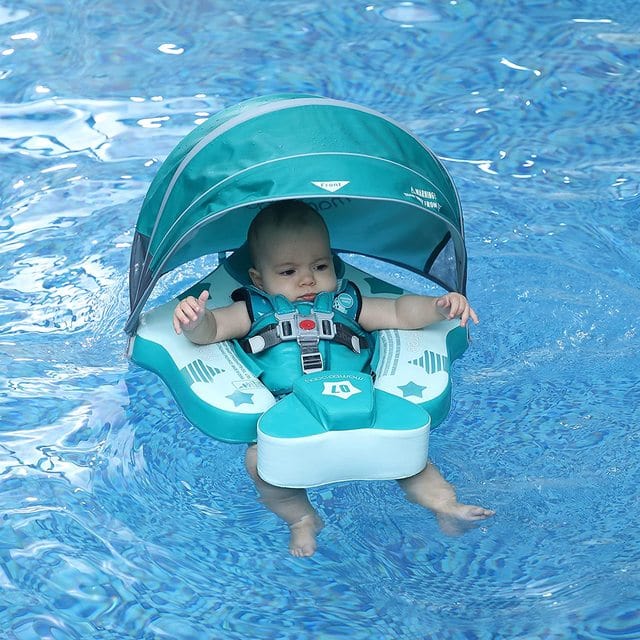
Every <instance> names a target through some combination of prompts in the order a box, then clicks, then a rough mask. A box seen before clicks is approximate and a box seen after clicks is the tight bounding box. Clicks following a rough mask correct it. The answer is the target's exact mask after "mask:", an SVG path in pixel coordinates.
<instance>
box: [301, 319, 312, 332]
mask: <svg viewBox="0 0 640 640" xmlns="http://www.w3.org/2000/svg"><path fill="white" fill-rule="evenodd" d="M298 326H299V327H300V328H301V329H302V330H304V331H311V329H315V328H316V323H315V322H314V321H313V320H301V321H300V324H299V325H298Z"/></svg>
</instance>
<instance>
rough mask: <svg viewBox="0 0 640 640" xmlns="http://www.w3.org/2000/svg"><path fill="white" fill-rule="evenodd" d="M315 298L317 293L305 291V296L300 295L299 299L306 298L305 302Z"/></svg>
mask: <svg viewBox="0 0 640 640" xmlns="http://www.w3.org/2000/svg"><path fill="white" fill-rule="evenodd" d="M315 299H316V294H315V293H305V294H304V295H303V296H298V300H304V301H305V302H313V301H314V300H315Z"/></svg>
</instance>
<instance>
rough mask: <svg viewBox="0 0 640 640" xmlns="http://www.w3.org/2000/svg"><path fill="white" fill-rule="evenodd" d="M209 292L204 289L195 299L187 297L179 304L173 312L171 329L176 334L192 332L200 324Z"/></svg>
mask: <svg viewBox="0 0 640 640" xmlns="http://www.w3.org/2000/svg"><path fill="white" fill-rule="evenodd" d="M208 299H209V292H208V291H207V290H206V289H205V290H204V291H203V292H202V293H201V294H200V295H199V296H198V297H197V298H194V297H193V296H189V297H188V298H185V299H184V300H180V303H179V304H178V306H177V307H176V310H175V311H174V312H173V328H174V329H175V331H176V333H178V334H179V333H182V332H183V331H193V330H194V329H195V328H196V327H198V326H199V325H200V323H201V322H202V318H204V312H205V311H206V302H207V300H208Z"/></svg>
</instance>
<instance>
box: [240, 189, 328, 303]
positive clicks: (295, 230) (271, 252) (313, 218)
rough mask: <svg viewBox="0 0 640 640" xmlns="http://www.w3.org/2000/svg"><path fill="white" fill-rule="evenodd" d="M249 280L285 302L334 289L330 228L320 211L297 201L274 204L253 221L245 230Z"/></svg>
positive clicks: (283, 201)
mask: <svg viewBox="0 0 640 640" xmlns="http://www.w3.org/2000/svg"><path fill="white" fill-rule="evenodd" d="M247 242H248V245H249V251H250V254H251V260H252V262H253V267H252V268H251V269H249V277H250V278H251V281H252V282H253V284H254V285H255V286H256V287H258V288H259V289H263V290H264V291H266V292H267V293H269V294H271V295H276V294H281V295H284V296H285V297H286V298H287V299H288V300H290V301H292V302H294V301H300V300H303V301H311V300H313V298H314V297H315V295H316V294H318V293H320V292H321V291H333V290H335V288H336V285H337V282H336V273H335V269H334V267H333V258H332V255H331V248H330V246H329V232H328V231H327V226H326V224H325V223H324V220H323V219H322V217H321V216H320V215H318V214H317V213H316V212H315V211H314V210H313V209H312V208H311V207H310V206H309V205H307V204H305V203H304V202H301V201H300V200H282V201H280V202H275V203H273V204H271V205H269V206H268V207H266V208H265V209H263V210H262V211H260V213H258V215H257V216H256V217H255V218H254V219H253V221H252V222H251V225H250V226H249V231H248V233H247Z"/></svg>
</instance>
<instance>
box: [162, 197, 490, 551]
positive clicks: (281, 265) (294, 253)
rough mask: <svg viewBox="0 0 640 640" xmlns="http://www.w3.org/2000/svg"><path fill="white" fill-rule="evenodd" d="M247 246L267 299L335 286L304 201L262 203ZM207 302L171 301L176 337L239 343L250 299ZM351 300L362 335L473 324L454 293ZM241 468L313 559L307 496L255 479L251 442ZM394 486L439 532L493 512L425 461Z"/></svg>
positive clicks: (321, 227) (315, 220) (300, 297)
mask: <svg viewBox="0 0 640 640" xmlns="http://www.w3.org/2000/svg"><path fill="white" fill-rule="evenodd" d="M247 241H248V246H249V251H250V254H251V259H252V263H253V267H251V268H250V269H249V277H250V279H251V282H252V283H253V285H254V286H255V287H256V288H257V289H259V290H261V291H264V292H265V293H267V294H270V295H272V296H275V295H278V294H280V295H282V296H284V297H285V298H286V299H287V300H289V301H291V302H293V303H296V302H313V300H314V299H315V297H316V296H317V295H318V294H319V293H321V292H325V291H328V292H333V291H336V289H337V288H338V286H339V282H338V280H337V277H336V272H335V269H334V263H333V258H332V254H331V248H330V245H329V233H328V231H327V227H326V225H325V223H324V220H323V219H322V217H321V216H320V215H318V214H317V213H316V212H315V211H314V210H313V209H312V208H311V207H309V206H308V205H306V204H305V203H303V202H301V201H297V200H286V201H281V202H276V203H274V204H271V205H269V206H268V207H266V208H265V209H263V210H262V211H260V213H259V214H258V215H257V216H256V217H255V218H254V220H253V222H252V223H251V225H250V227H249V231H248V234H247ZM351 286H352V287H355V285H353V284H351ZM358 294H359V292H358ZM208 297H209V294H208V292H207V291H203V292H202V294H200V296H199V297H198V298H194V297H193V296H190V297H187V298H185V299H184V300H182V301H181V302H180V303H179V304H178V306H177V307H176V310H175V312H174V316H173V326H174V329H175V331H176V332H177V333H184V334H185V335H186V336H187V337H188V338H189V340H191V341H192V342H194V343H195V344H211V343H213V342H220V341H222V340H233V339H238V340H239V339H242V338H244V337H245V336H247V334H249V333H250V331H251V328H252V324H253V320H254V310H253V309H252V303H251V298H250V297H249V296H246V295H245V296H242V299H239V297H238V296H234V299H236V301H235V302H233V303H232V304H230V305H229V306H226V307H220V308H217V309H207V308H206V306H205V304H206V302H207V299H208ZM358 297H359V300H360V308H359V313H358V314H357V316H356V321H357V323H358V325H359V327H361V329H362V330H364V331H366V332H371V331H377V330H380V329H420V328H422V327H425V326H427V325H429V324H432V323H434V322H438V321H440V320H442V319H444V318H449V319H452V318H460V324H461V325H462V326H466V325H467V323H468V321H469V319H471V320H472V321H473V322H475V323H477V322H478V317H477V315H476V313H475V311H474V310H473V309H472V308H471V306H470V305H469V303H468V301H467V299H466V298H465V297H464V296H463V295H461V294H459V293H447V294H445V295H443V296H439V297H431V296H419V295H403V296H400V297H399V298H393V299H392V298H369V297H364V296H359V295H358ZM245 464H246V468H247V471H248V473H249V475H250V476H251V478H252V479H253V481H254V482H255V485H256V488H257V490H258V492H259V494H260V497H261V500H262V501H263V502H264V504H265V505H266V506H267V508H269V509H270V510H271V511H272V512H273V513H275V514H276V515H278V516H279V517H280V518H281V519H282V520H284V521H285V522H286V523H287V524H288V525H289V530H290V543H289V550H290V552H291V554H293V555H294V556H311V555H313V553H314V552H315V550H316V535H317V534H318V532H319V531H320V529H321V528H322V526H323V523H322V520H321V519H320V517H319V516H318V514H317V513H316V511H315V509H314V508H313V507H312V506H311V503H310V502H309V499H308V497H307V493H306V491H305V490H304V489H289V488H283V487H276V486H273V485H271V484H268V483H267V482H265V481H264V480H262V478H260V476H259V475H258V472H257V447H256V445H250V446H249V448H248V449H247V452H246V456H245ZM398 482H399V483H400V486H401V487H402V489H403V490H404V491H405V493H406V496H407V498H408V499H409V500H410V501H411V502H415V503H418V504H420V505H422V506H424V507H426V508H428V509H430V510H431V511H432V512H433V513H434V514H435V515H436V517H437V518H438V521H439V523H440V526H441V528H442V529H443V531H444V532H445V533H449V534H456V533H461V532H462V531H463V530H464V529H465V528H467V527H469V526H471V525H473V524H474V523H476V522H477V521H479V520H483V519H485V518H488V517H490V516H492V515H493V514H494V512H493V511H491V510H489V509H484V508H483V507H479V506H473V505H466V504H462V503H460V502H458V501H457V498H456V494H455V491H454V489H453V487H452V485H451V484H449V483H448V482H447V481H446V480H445V479H444V478H443V477H442V475H441V474H440V472H439V471H438V469H437V468H436V467H435V466H434V465H433V464H432V463H428V464H427V466H426V467H425V468H424V469H423V470H422V471H421V472H420V473H418V474H417V475H415V476H412V477H410V478H402V479H400V480H398Z"/></svg>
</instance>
